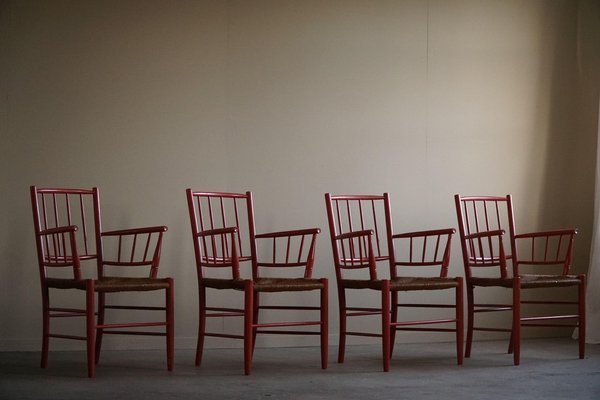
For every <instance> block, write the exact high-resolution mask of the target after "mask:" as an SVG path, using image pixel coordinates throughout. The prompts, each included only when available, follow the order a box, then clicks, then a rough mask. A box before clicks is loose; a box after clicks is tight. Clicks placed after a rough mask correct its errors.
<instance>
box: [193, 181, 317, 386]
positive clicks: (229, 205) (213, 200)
mask: <svg viewBox="0 0 600 400" xmlns="http://www.w3.org/2000/svg"><path fill="white" fill-rule="evenodd" d="M186 194H187V200H188V210H189V215H190V223H191V227H192V238H193V241H194V251H195V256H196V270H197V273H198V284H199V288H198V290H199V296H198V298H199V327H198V343H197V346H196V365H200V363H201V361H202V353H203V348H204V339H205V337H206V336H213V337H222V338H233V339H242V340H243V341H244V372H245V374H246V375H249V374H250V373H251V370H252V354H253V351H254V344H255V343H256V336H257V335H258V334H289V335H299V334H302V335H318V336H319V337H320V342H321V368H323V369H325V368H327V335H328V315H327V313H328V307H327V296H328V294H327V293H328V292H327V290H328V288H327V279H324V278H322V279H315V278H312V269H313V264H314V257H315V242H316V238H317V234H318V233H319V232H320V230H319V229H317V228H312V229H303V230H293V231H284V232H273V233H266V234H258V235H257V234H256V232H255V227H254V208H253V203H252V194H251V193H250V192H246V193H218V192H194V191H192V190H191V189H188V190H187V193H186ZM259 243H260V245H259ZM265 248H267V249H268V250H267V251H265V252H264V254H268V256H261V254H262V253H260V252H259V250H258V249H265ZM244 264H250V265H249V266H250V267H251V273H250V274H248V273H247V274H246V275H249V276H247V278H243V277H242V274H241V272H240V265H244ZM218 269H221V270H223V269H226V270H228V271H229V274H228V276H227V277H222V276H221V277H217V276H208V275H209V274H216V272H215V271H216V270H218ZM283 269H286V270H288V271H289V270H294V269H295V270H296V271H298V270H299V271H300V273H298V272H296V275H299V276H297V277H281V276H279V272H280V271H282V270H283ZM265 270H271V271H274V272H273V274H274V275H277V276H266V275H265V276H263V275H264V271H265ZM221 275H223V274H221ZM207 289H217V290H224V289H232V290H234V291H241V292H243V307H214V306H210V307H209V306H207ZM311 291H318V292H319V296H318V305H313V306H310V305H308V306H307V305H285V306H282V305H277V304H273V305H267V304H263V299H262V297H265V296H267V293H287V292H311ZM261 310H283V311H286V312H287V313H288V314H290V312H296V313H301V312H305V311H309V312H310V311H312V312H315V311H318V313H319V318H318V319H312V320H306V319H302V320H300V321H290V320H289V319H286V320H285V321H283V322H280V321H277V322H262V321H259V316H261V315H262V314H263V313H261V312H260V311H261ZM292 315H293V314H292ZM294 316H295V315H294ZM214 317H218V318H222V317H243V319H244V330H243V333H242V334H230V333H225V332H220V331H219V332H217V331H212V332H210V331H208V330H207V327H206V325H207V323H206V319H207V318H214ZM291 318H293V316H290V319H291ZM301 326H313V327H317V328H318V330H313V331H309V330H301V329H293V330H283V329H281V328H286V327H287V328H293V327H301Z"/></svg>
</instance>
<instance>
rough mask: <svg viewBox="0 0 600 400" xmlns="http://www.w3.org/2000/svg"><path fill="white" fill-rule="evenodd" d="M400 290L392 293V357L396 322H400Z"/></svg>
mask: <svg viewBox="0 0 600 400" xmlns="http://www.w3.org/2000/svg"><path fill="white" fill-rule="evenodd" d="M398 296H399V294H398V292H397V291H393V292H392V293H391V297H392V306H391V310H390V311H391V313H392V319H391V321H392V326H391V327H390V357H392V354H394V344H395V343H396V325H393V324H395V323H396V322H398Z"/></svg>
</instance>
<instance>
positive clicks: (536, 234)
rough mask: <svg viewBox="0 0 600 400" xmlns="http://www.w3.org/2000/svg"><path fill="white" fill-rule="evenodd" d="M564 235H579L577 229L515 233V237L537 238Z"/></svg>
mask: <svg viewBox="0 0 600 400" xmlns="http://www.w3.org/2000/svg"><path fill="white" fill-rule="evenodd" d="M562 235H577V229H556V230H552V231H539V232H528V233H520V234H518V235H515V239H523V238H535V237H543V236H562Z"/></svg>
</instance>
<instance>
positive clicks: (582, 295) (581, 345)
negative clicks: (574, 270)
mask: <svg viewBox="0 0 600 400" xmlns="http://www.w3.org/2000/svg"><path fill="white" fill-rule="evenodd" d="M585 330H586V325H585V275H579V358H582V359H583V358H585Z"/></svg>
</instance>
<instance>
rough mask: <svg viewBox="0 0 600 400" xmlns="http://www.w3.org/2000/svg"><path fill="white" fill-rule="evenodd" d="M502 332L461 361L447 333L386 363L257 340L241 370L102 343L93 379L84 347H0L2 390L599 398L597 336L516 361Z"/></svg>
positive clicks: (364, 354)
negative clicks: (445, 339) (169, 362)
mask: <svg viewBox="0 0 600 400" xmlns="http://www.w3.org/2000/svg"><path fill="white" fill-rule="evenodd" d="M505 351H506V342H476V343H475V344H474V348H473V356H472V357H471V358H470V359H467V360H465V364H464V365H463V366H462V367H459V366H457V365H456V364H455V359H454V349H453V344H452V343H435V344H404V345H398V347H397V348H396V351H395V353H394V357H393V360H392V367H391V371H390V372H389V373H383V372H381V361H380V354H381V353H380V347H379V346H377V345H368V346H349V347H348V348H347V352H346V362H345V363H344V364H338V363H336V362H335V356H336V354H335V353H336V352H337V348H336V347H335V346H332V347H331V348H330V361H331V363H330V365H329V368H328V369H327V370H325V371H323V370H321V369H320V366H319V350H318V348H316V347H310V348H275V349H273V348H271V349H262V348H259V349H256V353H255V356H254V364H253V373H252V375H251V376H244V375H243V370H242V353H241V350H239V349H228V350H208V351H207V352H206V353H205V360H204V362H203V366H202V367H201V368H195V367H194V365H193V357H194V354H193V353H194V352H193V351H191V350H180V351H177V352H176V364H175V371H174V372H172V373H169V372H167V371H166V367H165V360H164V352H163V351H154V350H153V351H105V352H103V354H102V360H101V361H100V364H99V365H98V369H97V375H96V378H94V379H88V378H86V368H85V354H84V353H83V352H51V353H50V362H49V366H48V368H47V369H46V370H42V369H40V368H39V367H38V363H39V353H36V352H33V353H32V352H4V353H0V398H1V399H62V400H67V399H86V400H92V399H128V400H135V399H163V400H166V399H232V400H233V399H300V398H301V399H346V400H349V399H451V398H460V399H461V400H466V399H485V400H494V399H539V400H541V399H544V400H548V399H594V400H597V399H600V345H588V347H587V355H586V359H585V360H579V359H578V358H577V345H576V342H575V341H573V340H571V339H568V338H562V339H535V340H525V341H524V342H523V344H522V357H521V365H520V366H518V367H515V366H513V365H512V357H511V356H509V355H507V354H505Z"/></svg>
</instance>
